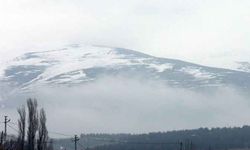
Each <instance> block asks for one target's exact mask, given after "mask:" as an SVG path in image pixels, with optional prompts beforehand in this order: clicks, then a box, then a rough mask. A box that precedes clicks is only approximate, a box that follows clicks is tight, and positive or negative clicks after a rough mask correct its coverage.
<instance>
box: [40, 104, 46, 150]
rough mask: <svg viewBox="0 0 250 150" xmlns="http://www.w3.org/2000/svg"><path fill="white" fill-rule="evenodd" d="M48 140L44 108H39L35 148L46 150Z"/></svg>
mask: <svg viewBox="0 0 250 150" xmlns="http://www.w3.org/2000/svg"><path fill="white" fill-rule="evenodd" d="M47 142H48V130H47V127H46V114H45V111H44V109H43V108H42V109H41V110H40V116H39V127H38V140H37V150H46V149H47Z"/></svg>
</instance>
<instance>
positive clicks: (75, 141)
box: [73, 135, 80, 150]
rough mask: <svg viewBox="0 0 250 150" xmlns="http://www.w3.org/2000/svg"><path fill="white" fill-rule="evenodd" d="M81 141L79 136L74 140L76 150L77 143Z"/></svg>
mask: <svg viewBox="0 0 250 150" xmlns="http://www.w3.org/2000/svg"><path fill="white" fill-rule="evenodd" d="M79 140H80V139H79V138H78V136H77V135H75V137H74V139H73V142H74V143H75V150H77V142H78V141H79Z"/></svg>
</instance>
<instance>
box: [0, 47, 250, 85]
mask: <svg viewBox="0 0 250 150" xmlns="http://www.w3.org/2000/svg"><path fill="white" fill-rule="evenodd" d="M241 63H244V62H241ZM241 65H242V66H245V67H244V68H241V70H245V71H236V70H228V69H221V68H212V67H206V66H202V65H197V64H193V63H189V62H184V61H180V60H174V59H167V58H158V57H154V56H150V55H147V54H143V53H139V52H136V51H133V50H128V49H122V48H112V47H104V46H86V45H77V44H75V45H70V46H67V47H65V48H62V49H57V50H49V51H41V52H30V53H25V54H24V55H22V56H20V57H17V58H15V59H14V60H12V61H10V62H8V63H7V64H5V65H4V66H2V67H1V70H0V82H2V83H7V84H9V85H12V86H15V87H18V88H21V89H23V90H28V89H32V88H34V87H40V86H74V85H79V84H84V83H86V82H92V81H95V80H96V79H98V78H101V77H102V76H111V75H113V76H115V75H125V76H128V77H131V76H137V77H140V78H146V79H152V80H157V81H161V82H164V83H166V84H169V85H171V86H180V87H185V88H200V87H217V86H236V87H240V88H244V89H250V73H249V70H250V65H249V64H246V63H244V64H241Z"/></svg>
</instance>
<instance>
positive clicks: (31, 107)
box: [27, 98, 38, 150]
mask: <svg viewBox="0 0 250 150" xmlns="http://www.w3.org/2000/svg"><path fill="white" fill-rule="evenodd" d="M27 107H28V115H29V118H28V132H27V137H28V138H27V139H28V145H27V148H28V150H35V141H36V132H37V129H38V112H37V100H36V99H31V98H30V99H28V100H27Z"/></svg>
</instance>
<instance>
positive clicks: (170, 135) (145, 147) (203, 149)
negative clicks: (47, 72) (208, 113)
mask: <svg viewBox="0 0 250 150" xmlns="http://www.w3.org/2000/svg"><path fill="white" fill-rule="evenodd" d="M55 142H56V146H57V147H58V146H60V147H65V148H66V149H70V150H71V149H73V148H74V146H73V143H72V142H71V141H70V139H61V140H56V141H55ZM79 143H80V144H79V148H80V149H82V148H89V149H91V150H162V149H164V150H180V149H181V146H180V143H182V144H183V145H182V150H228V149H248V148H250V126H243V127H233V128H212V129H208V128H199V129H194V130H180V131H169V132H156V133H148V134H82V135H81V138H80V142H79Z"/></svg>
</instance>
